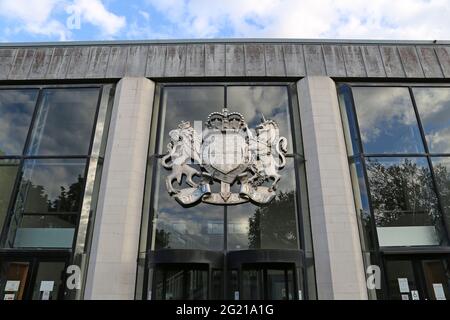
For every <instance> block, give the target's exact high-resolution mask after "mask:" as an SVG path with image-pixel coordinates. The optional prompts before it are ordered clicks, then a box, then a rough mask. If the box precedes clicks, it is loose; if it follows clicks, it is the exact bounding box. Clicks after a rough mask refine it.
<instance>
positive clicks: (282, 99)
mask: <svg viewBox="0 0 450 320" xmlns="http://www.w3.org/2000/svg"><path fill="white" fill-rule="evenodd" d="M227 107H228V109H229V110H230V111H235V112H240V113H241V114H242V115H243V116H244V118H245V121H246V122H247V124H248V126H249V127H250V128H255V127H256V126H257V125H258V124H259V123H260V122H261V119H262V118H265V119H267V120H269V119H270V120H274V121H275V122H276V123H277V124H278V126H279V129H280V135H281V136H283V137H287V138H288V139H289V143H288V153H292V149H293V141H292V134H291V124H290V117H289V99H288V88H287V87H286V86H230V87H228V88H227Z"/></svg>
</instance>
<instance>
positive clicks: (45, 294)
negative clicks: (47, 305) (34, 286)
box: [42, 291, 50, 300]
mask: <svg viewBox="0 0 450 320" xmlns="http://www.w3.org/2000/svg"><path fill="white" fill-rule="evenodd" d="M42 300H50V291H44V292H42Z"/></svg>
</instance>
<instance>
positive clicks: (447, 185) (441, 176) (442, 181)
mask: <svg viewBox="0 0 450 320" xmlns="http://www.w3.org/2000/svg"><path fill="white" fill-rule="evenodd" d="M431 162H432V164H433V170H434V177H435V179H436V185H437V189H438V192H439V196H440V199H441V202H442V207H443V210H444V221H445V223H446V227H447V234H448V233H449V232H450V229H449V226H450V158H449V157H432V158H431Z"/></svg>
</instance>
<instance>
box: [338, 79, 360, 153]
mask: <svg viewBox="0 0 450 320" xmlns="http://www.w3.org/2000/svg"><path fill="white" fill-rule="evenodd" d="M338 93H339V96H338V98H339V107H340V109H341V117H342V125H343V128H344V135H345V142H346V146H347V153H348V155H354V154H359V153H360V151H361V150H359V149H360V146H359V136H358V128H357V126H356V118H355V117H356V115H355V113H354V111H353V101H352V95H351V87H349V86H346V85H341V86H339V88H338Z"/></svg>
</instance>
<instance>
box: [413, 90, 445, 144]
mask: <svg viewBox="0 0 450 320" xmlns="http://www.w3.org/2000/svg"><path fill="white" fill-rule="evenodd" d="M413 93H414V99H415V100H416V105H417V110H418V111H419V115H420V120H421V121H422V126H423V130H424V131H425V138H426V140H427V144H428V150H429V151H430V152H431V153H450V88H414V89H413Z"/></svg>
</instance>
